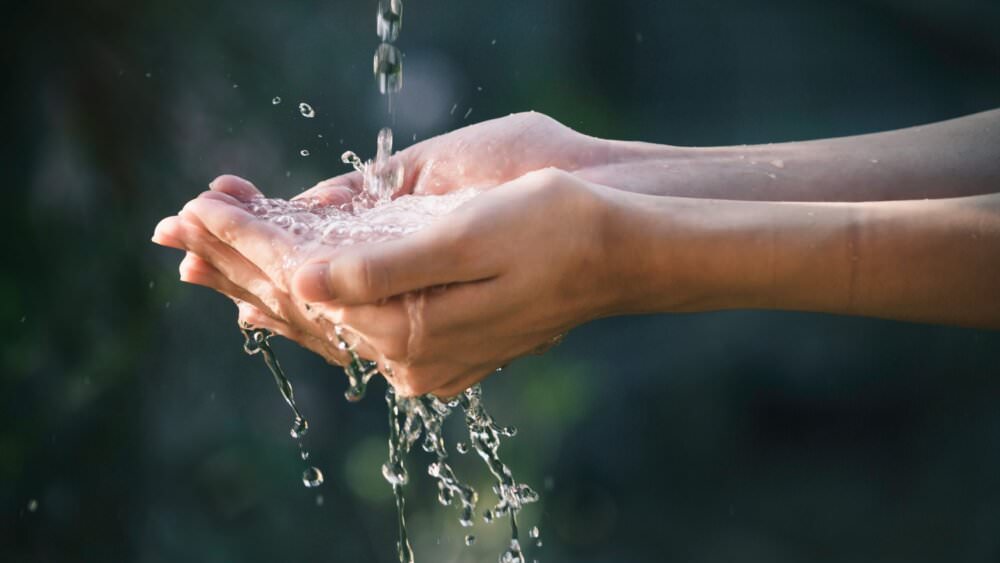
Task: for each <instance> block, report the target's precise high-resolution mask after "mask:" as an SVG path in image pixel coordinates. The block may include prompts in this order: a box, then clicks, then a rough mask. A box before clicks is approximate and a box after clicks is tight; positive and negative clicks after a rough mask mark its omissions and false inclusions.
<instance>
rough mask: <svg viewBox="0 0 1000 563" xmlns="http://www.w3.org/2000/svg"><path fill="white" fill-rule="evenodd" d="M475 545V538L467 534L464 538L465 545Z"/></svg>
mask: <svg viewBox="0 0 1000 563" xmlns="http://www.w3.org/2000/svg"><path fill="white" fill-rule="evenodd" d="M474 543H476V536H474V535H472V534H469V535H467V536H465V545H472V544H474Z"/></svg>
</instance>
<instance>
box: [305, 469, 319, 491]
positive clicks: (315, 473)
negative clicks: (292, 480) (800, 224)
mask: <svg viewBox="0 0 1000 563" xmlns="http://www.w3.org/2000/svg"><path fill="white" fill-rule="evenodd" d="M302 484H303V485H305V486H306V487H308V488H310V489H312V488H313V487H318V486H320V485H322V484H323V472H322V471H320V470H319V468H318V467H307V468H306V470H305V471H303V472H302Z"/></svg>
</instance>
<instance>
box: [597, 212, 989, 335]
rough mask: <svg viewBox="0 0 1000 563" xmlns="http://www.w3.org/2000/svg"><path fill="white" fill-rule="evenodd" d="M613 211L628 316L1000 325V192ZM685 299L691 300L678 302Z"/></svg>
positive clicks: (619, 266)
mask: <svg viewBox="0 0 1000 563" xmlns="http://www.w3.org/2000/svg"><path fill="white" fill-rule="evenodd" d="M613 207H615V208H616V211H615V212H614V213H613V215H614V217H615V218H614V219H613V220H612V221H611V224H612V225H615V227H613V228H612V229H611V232H612V233H615V235H614V238H615V240H616V241H617V242H616V243H615V244H616V245H618V246H619V247H620V248H622V249H627V250H626V252H624V253H622V254H620V262H618V263H617V267H618V268H621V269H622V270H621V271H623V272H636V274H635V275H633V276H631V277H630V279H632V280H635V281H636V282H637V283H631V284H629V289H628V291H629V293H628V295H626V296H624V297H623V300H622V308H621V309H620V310H621V311H622V312H645V311H677V310H691V311H697V310H714V309H729V308H758V309H787V310H800V311H820V312H830V313H841V314H852V315H865V316H875V317H884V318H892V319H901V320H910V321H920V322H933V323H947V324H956V325H964V326H977V327H988V328H1000V193H996V194H989V195H981V196H970V197H961V198H951V199H936V200H918V201H890V202H869V203H771V202H738V201H711V200H696V199H680V198H661V197H651V196H629V197H625V198H618V203H617V204H615V205H614V206H613ZM678 296H684V300H683V301H680V302H679V301H678V298H677V297H678Z"/></svg>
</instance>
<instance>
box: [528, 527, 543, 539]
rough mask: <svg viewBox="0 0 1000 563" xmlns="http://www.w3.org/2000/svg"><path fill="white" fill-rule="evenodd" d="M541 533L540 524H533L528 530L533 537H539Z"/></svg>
mask: <svg viewBox="0 0 1000 563" xmlns="http://www.w3.org/2000/svg"><path fill="white" fill-rule="evenodd" d="M539 535H541V532H539V531H538V526H533V527H532V528H531V529H530V530H528V536H530V537H532V538H537V537H538V536H539Z"/></svg>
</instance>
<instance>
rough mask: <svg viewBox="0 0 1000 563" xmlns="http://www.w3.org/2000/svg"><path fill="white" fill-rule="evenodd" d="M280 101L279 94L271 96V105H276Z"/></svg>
mask: <svg viewBox="0 0 1000 563" xmlns="http://www.w3.org/2000/svg"><path fill="white" fill-rule="evenodd" d="M280 103H281V96H275V97H273V98H271V105H272V106H276V105H278V104H280Z"/></svg>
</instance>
